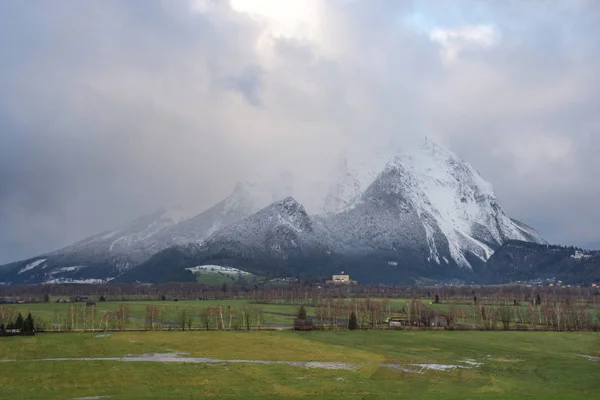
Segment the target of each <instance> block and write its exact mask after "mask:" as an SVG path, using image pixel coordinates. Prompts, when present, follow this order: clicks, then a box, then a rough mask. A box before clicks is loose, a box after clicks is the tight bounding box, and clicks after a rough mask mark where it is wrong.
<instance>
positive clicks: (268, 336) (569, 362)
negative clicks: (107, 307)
mask: <svg viewBox="0 0 600 400" xmlns="http://www.w3.org/2000/svg"><path fill="white" fill-rule="evenodd" d="M149 353H153V354H159V355H160V354H166V353H169V355H166V356H154V357H148V356H146V357H147V358H144V357H142V358H137V359H136V358H135V357H137V356H139V355H144V354H149ZM122 357H129V358H125V359H122ZM132 357H133V358H132ZM161 357H166V358H164V359H162V358H161ZM198 357H200V358H198ZM57 358H60V359H62V360H53V361H51V360H49V359H57ZM72 358H87V360H68V359H72ZM93 358H95V359H96V360H94V359H93ZM98 358H105V360H98ZM107 358H108V359H107ZM207 359H208V360H207ZM7 360H12V361H7ZM231 360H238V362H231ZM0 361H4V362H0V398H11V399H77V398H85V397H93V396H107V398H110V399H154V398H161V399H164V398H169V399H171V398H185V399H188V398H215V399H235V398H239V399H264V398H292V399H306V398H318V399H390V398H414V399H463V400H464V399H521V398H522V399H565V398H569V399H591V398H599V397H600V379H599V377H600V335H599V334H598V333H556V332H476V331H335V332H329V331H320V332H294V331H278V332H271V331H269V332H257V331H253V332H217V331H208V332H202V331H197V332H181V331H173V332H165V331H161V332H119V333H116V332H115V333H109V334H100V333H63V334H57V333H45V334H37V335H35V336H30V337H4V338H0ZM186 361H187V362H186ZM256 361H262V362H264V363H263V364H257V363H255V362H256ZM272 362H280V363H275V364H273V363H272ZM303 363H305V364H303Z"/></svg>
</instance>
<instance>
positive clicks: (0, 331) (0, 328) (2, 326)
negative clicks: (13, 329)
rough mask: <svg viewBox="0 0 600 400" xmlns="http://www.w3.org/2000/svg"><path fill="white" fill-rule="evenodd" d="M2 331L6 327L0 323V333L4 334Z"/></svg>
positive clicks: (4, 330)
mask: <svg viewBox="0 0 600 400" xmlns="http://www.w3.org/2000/svg"><path fill="white" fill-rule="evenodd" d="M4 332H6V328H5V327H4V324H0V335H2V334H4Z"/></svg>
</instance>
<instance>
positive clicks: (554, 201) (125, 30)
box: [0, 0, 600, 262]
mask: <svg viewBox="0 0 600 400" xmlns="http://www.w3.org/2000/svg"><path fill="white" fill-rule="evenodd" d="M248 1H251V0H248ZM298 1H299V0H298ZM308 3H310V4H313V5H315V4H316V5H317V6H316V9H317V10H318V15H317V17H315V18H311V19H309V20H307V21H304V25H306V24H309V25H310V24H311V23H314V24H316V25H315V27H316V28H315V29H314V32H313V31H311V32H310V34H307V35H304V34H303V35H287V34H284V35H277V34H276V33H274V31H270V30H269V23H268V21H267V22H265V20H264V19H260V18H256V16H252V15H247V14H244V13H239V12H235V11H234V10H233V9H232V8H231V7H230V6H229V3H228V2H227V1H224V0H223V1H209V0H205V1H201V0H196V1H195V2H193V3H192V2H189V1H178V2H177V1H161V0H154V1H97V2H80V1H74V0H73V1H68V0H61V1H55V2H35V3H34V2H17V1H14V2H9V1H5V2H0V90H1V92H2V96H0V262H6V261H9V260H12V259H18V258H24V257H27V256H33V255H35V254H37V253H40V252H42V251H46V250H51V249H53V248H57V247H60V246H63V245H66V244H68V243H69V242H72V241H74V240H77V239H81V238H83V237H85V236H87V235H90V234H93V233H96V232H99V231H102V230H107V229H112V228H114V227H115V226H119V225H123V224H125V223H127V222H128V221H130V220H132V219H134V218H136V217H137V216H139V215H142V214H144V213H147V212H150V211H153V210H154V209H156V208H158V207H160V206H162V205H164V204H168V203H173V202H179V201H181V200H182V199H186V200H189V199H193V200H195V201H196V203H197V205H198V207H199V208H202V207H203V206H209V205H210V204H211V203H213V202H214V201H216V200H218V199H219V198H220V197H222V196H224V195H226V194H227V192H228V190H230V188H231V186H232V185H233V183H234V181H235V180H236V179H237V178H239V177H240V176H242V175H243V173H244V171H246V170H248V169H249V167H252V168H255V169H258V170H262V171H264V170H267V171H283V170H286V169H288V168H289V169H290V170H293V172H294V177H295V180H294V182H295V184H296V183H297V182H301V181H302V180H305V181H310V180H311V179H312V178H316V177H320V176H321V175H323V172H324V171H326V169H327V168H328V167H329V166H330V164H331V163H332V159H333V157H332V155H333V154H335V153H336V152H343V151H344V150H346V149H348V150H355V149H365V151H367V149H369V148H372V147H376V146H386V145H387V144H402V143H406V142H410V141H411V140H414V139H415V138H420V137H423V136H426V135H427V136H432V137H434V138H436V139H438V140H439V141H440V142H442V143H444V144H447V145H448V146H449V147H450V148H452V149H453V150H455V151H456V152H458V153H459V154H460V155H461V156H462V157H464V158H465V159H467V160H469V161H471V163H472V164H474V165H475V166H476V167H477V168H478V169H479V170H480V171H481V172H482V174H483V175H484V176H485V177H486V178H487V179H488V180H490V181H491V182H492V183H493V184H494V185H495V188H496V191H497V194H498V195H499V197H500V200H501V203H502V204H503V205H504V207H505V208H506V210H507V211H508V213H509V214H510V215H511V216H514V217H516V218H518V219H521V220H523V221H524V222H526V223H529V224H531V225H533V226H535V227H536V228H538V229H539V230H540V232H541V233H542V235H544V236H545V237H547V238H548V239H549V240H551V241H556V242H562V243H577V244H586V243H594V242H597V240H598V237H600V228H598V227H600V212H599V211H598V209H597V207H596V206H595V203H596V199H598V198H600V184H599V183H598V181H597V176H598V175H599V174H600V161H599V160H598V153H599V150H598V149H599V148H600V135H599V129H600V115H599V114H598V112H597V110H598V109H600V87H599V79H598V77H597V71H598V70H600V53H599V52H600V28H599V26H600V6H599V5H598V2H596V1H592V0H590V1H584V0H579V1H575V0H568V1H566V0H565V1H556V2H540V1H531V2H522V1H507V2H491V1H490V2H474V1H467V0H463V1H458V2H437V1H418V0H415V1H403V2H398V1H383V0H381V1H379V0H378V1H352V0H336V1H331V2H329V1H322V2H318V1H310V0H307V4H308ZM190 4H193V5H194V7H190ZM314 21H317V22H314ZM304 25H302V26H304ZM310 26H312V25H310ZM307 160H310V162H307ZM309 187H311V188H312V187H313V186H310V185H309ZM300 200H306V201H310V198H307V199H300Z"/></svg>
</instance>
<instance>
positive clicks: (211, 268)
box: [186, 265, 252, 276]
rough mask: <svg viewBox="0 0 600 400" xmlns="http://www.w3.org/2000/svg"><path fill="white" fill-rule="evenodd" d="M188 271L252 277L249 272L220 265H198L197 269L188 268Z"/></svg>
mask: <svg viewBox="0 0 600 400" xmlns="http://www.w3.org/2000/svg"><path fill="white" fill-rule="evenodd" d="M186 269H187V270H188V271H191V272H192V273H194V274H195V273H199V272H200V273H205V274H206V273H208V274H218V273H221V274H223V275H233V276H236V275H252V274H251V273H249V272H246V271H242V270H241V269H237V268H233V267H222V266H220V265H198V266H196V267H191V268H186Z"/></svg>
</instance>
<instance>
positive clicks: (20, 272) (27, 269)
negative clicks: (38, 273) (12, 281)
mask: <svg viewBox="0 0 600 400" xmlns="http://www.w3.org/2000/svg"><path fill="white" fill-rule="evenodd" d="M46 260H47V258H42V259H41V260H36V261H34V262H32V263H30V264H27V265H26V266H24V267H23V268H21V269H20V270H19V273H18V274H19V275H21V274H22V273H23V272H27V271H31V270H32V269H34V268H35V267H38V266H40V265H42V264H43V263H45V262H46Z"/></svg>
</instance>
